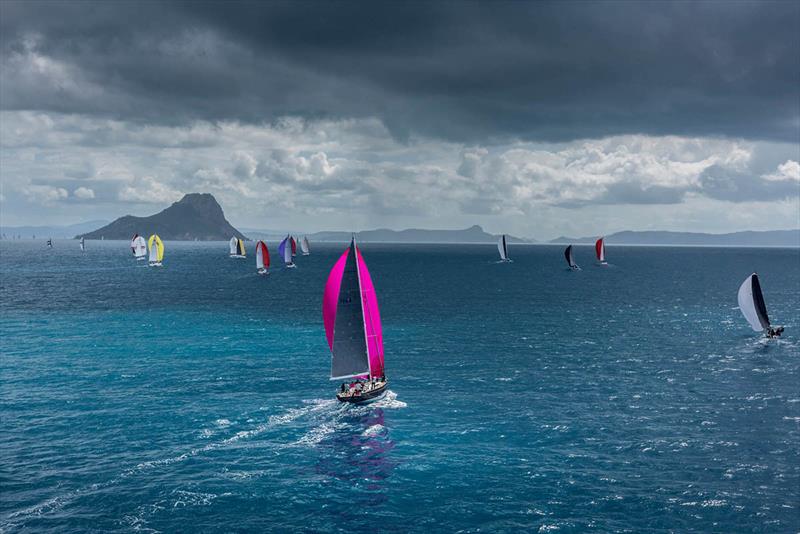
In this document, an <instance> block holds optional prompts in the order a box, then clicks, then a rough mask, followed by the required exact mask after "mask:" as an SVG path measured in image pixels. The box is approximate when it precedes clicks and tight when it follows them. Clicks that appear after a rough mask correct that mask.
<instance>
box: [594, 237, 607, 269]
mask: <svg viewBox="0 0 800 534" xmlns="http://www.w3.org/2000/svg"><path fill="white" fill-rule="evenodd" d="M594 252H595V254H597V261H599V262H600V265H608V262H607V261H606V243H605V237H601V238H600V239H598V240H597V242H596V243H595V244H594Z"/></svg>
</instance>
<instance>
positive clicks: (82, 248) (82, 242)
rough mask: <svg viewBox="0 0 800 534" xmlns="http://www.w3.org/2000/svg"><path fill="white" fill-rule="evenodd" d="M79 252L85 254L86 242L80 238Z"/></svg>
mask: <svg viewBox="0 0 800 534" xmlns="http://www.w3.org/2000/svg"><path fill="white" fill-rule="evenodd" d="M81 252H86V242H85V240H84V239H83V237H82V236H81Z"/></svg>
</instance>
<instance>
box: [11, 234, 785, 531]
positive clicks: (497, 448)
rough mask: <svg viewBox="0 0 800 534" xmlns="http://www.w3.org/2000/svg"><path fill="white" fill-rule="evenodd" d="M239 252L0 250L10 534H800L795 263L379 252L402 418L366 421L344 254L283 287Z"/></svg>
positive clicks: (377, 277)
mask: <svg viewBox="0 0 800 534" xmlns="http://www.w3.org/2000/svg"><path fill="white" fill-rule="evenodd" d="M274 245H275V244H274V243H270V247H271V248H273V247H274ZM312 246H313V244H312ZM251 248H252V244H251ZM227 249H228V245H227V243H211V244H198V243H166V257H165V262H164V264H165V266H164V268H163V269H151V268H147V267H145V266H142V265H141V264H137V263H136V262H135V261H134V260H133V258H132V257H131V256H130V251H129V249H128V248H127V247H126V244H125V243H122V242H102V243H101V242H88V243H87V252H86V253H85V254H81V253H80V251H79V250H78V244H77V243H76V242H74V241H57V242H56V244H55V249H54V250H53V251H47V250H45V248H44V242H40V241H37V242H2V243H0V267H2V281H1V286H2V287H1V288H0V297H1V300H0V305H1V306H2V309H1V310H0V311H2V314H1V315H0V336H1V337H0V339H2V341H1V342H2V347H1V348H2V359H0V378H2V383H1V385H0V403H1V404H0V417H1V418H2V432H1V433H0V491H1V492H2V499H0V529H1V530H2V531H3V532H59V533H62V532H77V531H86V530H97V531H122V532H133V531H144V532H178V531H182V532H200V531H203V532H245V531H259V530H261V531H264V530H280V531H321V532H344V531H346V532H354V531H360V530H365V529H368V530H374V531H381V532H405V531H417V532H455V531H463V532H477V531H500V532H502V531H506V532H510V531H517V530H520V529H522V530H524V531H528V532H530V531H534V532H535V531H539V532H551V531H553V532H556V531H557V532H582V531H587V530H594V531H598V532H606V531H630V532H642V531H644V530H648V531H655V532H658V531H664V532H666V531H692V530H694V531H704V532H710V531H716V532H796V531H797V530H798V529H800V508H799V507H800V321H799V320H798V319H799V318H800V251H798V250H781V249H763V250H757V249H693V248H634V247H615V246H613V245H609V246H608V250H607V254H608V257H609V260H610V262H611V264H612V265H610V266H609V267H607V268H601V267H595V266H593V265H592V261H591V258H592V253H593V251H592V249H591V248H589V247H577V248H576V259H577V261H578V263H579V264H581V265H582V266H583V267H584V270H583V271H581V272H575V273H573V272H569V271H567V270H565V268H564V267H565V265H564V263H563V257H562V249H561V247H549V246H528V247H523V246H514V247H512V248H511V249H510V253H511V255H512V257H513V258H514V263H512V264H499V263H495V261H494V260H495V256H496V254H497V251H496V248H495V247H494V245H485V246H477V245H468V246H425V245H375V244H365V245H364V246H363V247H362V252H363V254H364V256H365V259H366V261H367V263H368V264H369V267H370V271H371V273H372V277H373V280H374V282H375V285H376V287H377V290H378V292H379V301H380V305H381V311H382V315H383V323H384V340H385V345H386V355H387V356H386V363H387V374H388V376H389V379H390V389H391V392H390V394H389V396H388V397H387V398H386V399H385V400H383V401H380V402H379V403H377V404H374V405H371V406H369V407H352V406H342V405H339V404H337V403H336V402H335V400H333V399H334V391H335V388H336V384H335V383H331V382H330V381H328V380H327V373H328V370H329V365H330V363H329V356H328V352H327V344H326V342H325V335H324V331H323V328H322V318H321V313H320V309H321V299H322V288H323V285H324V281H325V278H326V276H327V272H328V269H329V268H330V266H331V265H332V264H333V262H334V261H335V258H336V257H338V255H339V254H340V253H341V252H342V250H344V245H337V246H332V245H330V246H325V245H317V246H316V247H314V250H313V254H312V255H311V256H309V257H298V268H297V269H294V270H282V269H280V268H277V269H274V270H273V273H272V274H271V275H270V276H269V277H267V278H262V277H258V276H257V275H256V274H255V261H254V259H253V258H248V259H247V260H236V259H229V258H228V257H227ZM753 271H758V272H759V275H760V277H761V281H762V286H763V288H764V292H765V298H766V302H767V306H768V308H769V312H770V315H771V317H772V318H773V321H774V322H775V323H777V324H785V325H786V333H785V337H784V338H783V339H782V340H780V341H773V342H770V343H764V342H763V341H762V340H761V339H760V338H759V336H758V335H757V334H755V333H754V332H752V331H750V330H749V327H747V325H746V324H745V322H744V319H743V318H742V317H741V315H740V313H739V310H738V309H736V291H737V289H738V287H739V284H740V283H741V282H742V280H744V278H745V277H746V276H747V275H749V274H750V273H751V272H753Z"/></svg>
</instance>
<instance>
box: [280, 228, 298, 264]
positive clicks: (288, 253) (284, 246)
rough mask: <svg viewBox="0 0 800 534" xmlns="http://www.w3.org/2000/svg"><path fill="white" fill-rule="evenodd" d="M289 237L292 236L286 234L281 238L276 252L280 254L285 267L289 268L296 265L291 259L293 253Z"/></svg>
mask: <svg viewBox="0 0 800 534" xmlns="http://www.w3.org/2000/svg"><path fill="white" fill-rule="evenodd" d="M291 239H292V238H291V237H290V236H288V235H287V236H286V237H284V238H283V241H281V244H280V245H278V254H280V256H281V258H283V263H285V264H286V267H287V268H289V269H291V268H294V267H297V266H296V265H295V264H294V261H292V256H294V254H292V244H291Z"/></svg>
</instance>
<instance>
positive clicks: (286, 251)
mask: <svg viewBox="0 0 800 534" xmlns="http://www.w3.org/2000/svg"><path fill="white" fill-rule="evenodd" d="M283 261H284V263H286V264H287V265H288V264H290V263H292V243H291V238H290V237H287V238H286V246H284V247H283Z"/></svg>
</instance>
